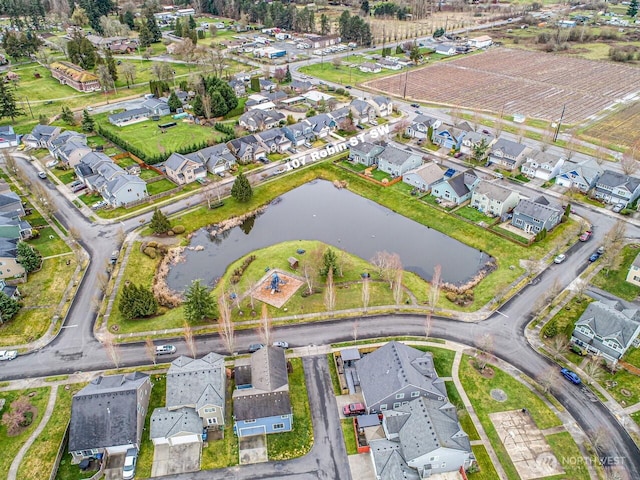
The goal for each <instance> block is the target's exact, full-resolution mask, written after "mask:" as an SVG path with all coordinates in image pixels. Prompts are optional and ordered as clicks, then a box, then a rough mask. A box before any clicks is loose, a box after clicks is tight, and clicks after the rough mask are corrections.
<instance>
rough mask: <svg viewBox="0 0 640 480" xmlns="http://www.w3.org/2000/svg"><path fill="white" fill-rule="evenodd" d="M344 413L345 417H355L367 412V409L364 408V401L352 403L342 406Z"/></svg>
mask: <svg viewBox="0 0 640 480" xmlns="http://www.w3.org/2000/svg"><path fill="white" fill-rule="evenodd" d="M342 413H344V416H345V417H355V416H356V415H363V414H365V413H367V409H366V408H364V405H363V404H362V403H350V404H348V405H345V406H344V407H342Z"/></svg>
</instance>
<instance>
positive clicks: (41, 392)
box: [0, 387, 50, 478]
mask: <svg viewBox="0 0 640 480" xmlns="http://www.w3.org/2000/svg"><path fill="white" fill-rule="evenodd" d="M49 390H50V389H49V387H44V388H30V389H28V390H11V391H8V392H1V393H0V398H3V399H4V400H5V401H6V403H5V406H4V408H3V409H2V412H3V414H4V413H6V412H9V411H11V403H12V402H14V401H15V400H17V399H18V398H19V397H21V396H28V395H30V394H31V393H34V396H33V397H31V398H29V403H30V404H31V405H32V406H33V407H34V408H35V412H34V415H33V421H32V423H31V425H29V426H28V427H26V428H25V429H24V430H22V431H21V432H20V433H19V434H18V435H16V436H13V437H10V436H9V435H8V434H7V427H6V426H5V425H4V424H0V478H7V476H8V473H9V467H10V466H11V462H12V461H13V459H14V458H15V456H16V455H17V453H18V450H20V448H21V447H22V445H23V444H24V442H26V441H27V439H28V438H29V435H31V433H32V432H33V431H34V430H35V429H36V427H37V426H38V424H39V423H40V420H42V414H43V413H44V411H45V409H46V408H47V401H48V400H49ZM31 478H38V477H31Z"/></svg>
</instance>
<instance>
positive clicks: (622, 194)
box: [594, 170, 640, 206]
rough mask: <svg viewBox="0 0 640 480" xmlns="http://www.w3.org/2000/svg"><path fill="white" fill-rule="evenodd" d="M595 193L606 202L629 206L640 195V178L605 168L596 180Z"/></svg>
mask: <svg viewBox="0 0 640 480" xmlns="http://www.w3.org/2000/svg"><path fill="white" fill-rule="evenodd" d="M594 194H595V196H596V198H599V199H601V200H603V201H604V202H606V203H615V204H618V203H621V204H623V205H625V206H627V205H629V204H630V203H632V202H633V201H634V200H635V199H636V198H638V196H639V195H640V178H637V177H632V176H630V175H625V174H624V173H619V172H614V171H612V170H605V171H604V173H603V174H602V175H601V176H600V178H598V180H597V181H596V186H595V188H594Z"/></svg>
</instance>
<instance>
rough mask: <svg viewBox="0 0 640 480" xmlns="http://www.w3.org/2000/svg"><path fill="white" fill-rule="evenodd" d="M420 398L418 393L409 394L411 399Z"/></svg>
mask: <svg viewBox="0 0 640 480" xmlns="http://www.w3.org/2000/svg"><path fill="white" fill-rule="evenodd" d="M419 396H420V392H411V398H416V397H419Z"/></svg>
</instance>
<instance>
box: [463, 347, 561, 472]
mask: <svg viewBox="0 0 640 480" xmlns="http://www.w3.org/2000/svg"><path fill="white" fill-rule="evenodd" d="M470 360H471V357H470V356H468V355H464V356H463V357H462V362H461V363H460V381H461V382H462V386H463V387H464V390H465V392H466V393H467V396H468V397H469V400H470V401H471V404H472V405H473V408H474V410H475V411H476V414H477V415H478V418H479V419H480V422H481V423H482V426H483V427H484V430H485V432H487V436H488V437H489V440H490V441H491V445H492V446H493V448H494V450H495V451H496V454H497V455H498V458H499V460H500V463H501V464H502V466H503V468H504V470H505V472H506V473H507V476H508V477H509V478H519V477H518V474H517V472H516V469H515V467H514V466H513V463H511V460H510V458H509V455H508V454H507V450H506V448H505V446H504V445H503V444H502V442H501V441H500V438H499V437H498V434H497V432H496V430H495V428H494V427H493V423H492V422H491V420H490V419H489V414H490V413H494V412H505V411H508V410H519V409H521V408H522V407H523V406H526V407H527V410H528V411H529V414H530V415H531V418H533V420H534V422H535V424H536V426H537V427H538V428H539V429H541V430H544V429H547V428H551V427H556V426H559V425H562V422H561V421H560V419H559V418H558V417H557V416H556V415H555V414H554V413H553V412H552V411H551V410H550V409H549V407H547V406H546V405H545V403H544V402H543V401H542V400H540V398H538V396H537V395H536V394H535V393H533V392H532V391H531V390H529V389H528V388H527V387H526V386H525V385H523V384H521V383H520V382H518V381H517V380H516V379H514V378H512V377H511V376H510V375H509V374H507V373H505V372H503V371H502V370H500V369H498V368H497V367H495V366H492V365H489V366H490V367H491V368H492V369H493V371H494V377H493V378H491V379H488V378H485V377H483V376H482V375H480V373H478V371H477V370H476V369H475V368H474V367H473V366H471V364H470ZM494 388H499V389H501V390H503V391H504V392H505V393H506V395H507V400H506V401H504V402H497V401H496V400H493V399H492V398H491V395H490V393H489V392H490V391H491V390H492V389H494Z"/></svg>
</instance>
